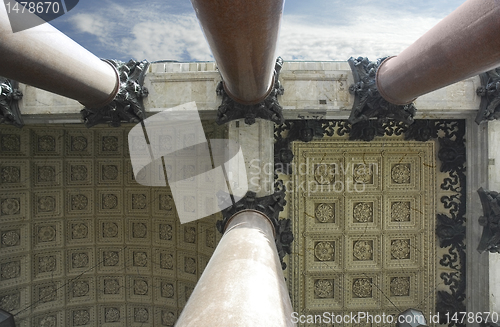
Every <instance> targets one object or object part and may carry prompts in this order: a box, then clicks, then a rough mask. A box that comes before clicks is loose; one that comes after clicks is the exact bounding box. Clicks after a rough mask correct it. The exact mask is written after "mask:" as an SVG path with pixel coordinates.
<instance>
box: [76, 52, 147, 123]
mask: <svg viewBox="0 0 500 327" xmlns="http://www.w3.org/2000/svg"><path fill="white" fill-rule="evenodd" d="M106 61H107V62H109V63H110V64H112V65H113V66H114V67H116V69H117V70H118V73H119V75H120V89H119V90H118V93H117V95H116V97H115V99H114V100H113V101H112V102H111V103H110V104H108V105H106V106H104V107H103V108H84V109H82V110H81V111H80V113H81V115H82V119H83V121H84V122H85V126H87V127H92V126H95V125H97V124H108V125H109V126H113V127H119V126H120V125H121V123H135V124H136V123H139V122H141V121H143V120H144V119H145V118H146V112H145V110H144V106H143V104H142V99H143V98H145V97H147V96H148V93H149V92H148V89H147V88H145V87H144V86H143V84H144V78H145V76H146V72H147V70H148V67H149V62H147V61H146V60H144V61H135V60H133V59H131V60H130V61H129V62H127V63H124V62H121V61H118V60H106Z"/></svg>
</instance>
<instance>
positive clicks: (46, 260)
mask: <svg viewBox="0 0 500 327" xmlns="http://www.w3.org/2000/svg"><path fill="white" fill-rule="evenodd" d="M56 263H57V261H56V257H54V256H52V255H51V256H44V257H39V258H38V272H39V273H46V272H51V271H55V270H56Z"/></svg>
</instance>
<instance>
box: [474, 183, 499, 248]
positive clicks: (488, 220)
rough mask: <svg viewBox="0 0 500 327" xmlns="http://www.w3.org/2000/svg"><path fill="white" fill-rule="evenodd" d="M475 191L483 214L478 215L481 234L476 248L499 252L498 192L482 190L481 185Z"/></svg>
mask: <svg viewBox="0 0 500 327" xmlns="http://www.w3.org/2000/svg"><path fill="white" fill-rule="evenodd" d="M477 193H478V194H479V198H480V199H481V204H482V205H483V216H481V217H479V224H480V225H481V226H483V234H482V235H481V240H480V241H479V245H478V247H477V250H478V251H479V253H483V252H484V251H489V252H491V253H500V194H498V192H494V191H488V190H484V189H483V188H482V187H481V188H480V189H479V190H477Z"/></svg>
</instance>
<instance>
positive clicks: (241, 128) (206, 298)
mask: <svg viewBox="0 0 500 327" xmlns="http://www.w3.org/2000/svg"><path fill="white" fill-rule="evenodd" d="M272 133H273V123H272V122H269V121H263V120H260V119H259V120H257V121H256V123H255V124H253V125H245V124H244V122H243V120H238V121H233V122H231V123H230V124H229V138H230V139H232V140H234V141H236V142H237V143H238V144H239V145H240V147H241V149H242V152H243V155H244V158H245V164H246V167H247V178H248V185H249V192H248V193H247V197H246V198H244V199H242V200H241V201H240V202H238V203H236V205H234V206H233V207H232V208H229V210H224V211H223V214H224V215H225V217H224V218H225V219H224V221H223V224H222V226H221V227H222V230H223V231H224V235H223V236H222V239H221V240H220V242H219V244H218V245H217V248H216V249H215V252H214V253H213V255H212V258H211V259H210V261H209V263H208V265H207V266H206V268H205V270H204V272H203V274H202V276H201V278H200V280H199V281H198V283H197V285H196V287H195V289H194V291H193V293H192V294H191V297H190V298H189V301H188V302H187V304H186V306H185V307H184V310H183V311H182V313H181V315H180V317H179V319H178V321H177V325H176V326H178V327H187V326H193V327H198V326H218V327H224V326H227V327H234V326H262V327H266V326H269V327H280V326H294V324H293V323H292V321H291V314H292V311H293V310H292V305H291V301H290V296H289V293H288V289H287V286H286V283H285V279H284V276H283V272H282V264H281V263H280V256H281V255H282V254H281V253H282V252H283V249H282V248H281V246H279V248H280V254H278V250H277V245H276V244H280V243H279V242H276V239H280V236H279V234H280V233H281V232H282V231H283V228H282V225H280V223H279V222H278V219H277V218H278V214H279V210H273V209H271V210H269V211H266V210H265V209H264V207H265V208H269V207H271V205H270V204H272V203H275V202H273V200H272V199H273V197H274V198H276V196H275V195H273V194H271V193H272V191H273V190H272V188H270V187H269V184H270V183H271V182H272V180H273V175H274V171H273V137H272V135H273V134H272ZM227 173H228V175H230V176H231V175H232V177H231V179H232V180H234V181H235V182H236V183H237V182H238V180H240V179H241V178H243V176H241V172H238V171H231V168H229V171H228V172H227ZM238 173H240V175H239V176H238V175H236V174H238ZM275 194H276V193H275ZM281 194H283V192H282V193H281ZM259 203H260V204H261V205H262V206H260V207H259V206H258V204H259ZM252 204H253V206H254V207H255V208H256V209H249V208H252ZM274 208H276V206H274ZM266 213H267V214H266ZM279 221H284V220H283V219H281V220H279ZM275 242H276V243H275Z"/></svg>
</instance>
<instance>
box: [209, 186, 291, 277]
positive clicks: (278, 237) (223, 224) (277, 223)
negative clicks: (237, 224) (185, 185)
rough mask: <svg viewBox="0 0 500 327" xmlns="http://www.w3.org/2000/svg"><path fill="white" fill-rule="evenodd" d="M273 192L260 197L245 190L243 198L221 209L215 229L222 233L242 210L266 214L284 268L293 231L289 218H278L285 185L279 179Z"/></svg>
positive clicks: (283, 205)
mask: <svg viewBox="0 0 500 327" xmlns="http://www.w3.org/2000/svg"><path fill="white" fill-rule="evenodd" d="M274 188H275V192H274V194H271V195H268V196H264V197H260V198H258V197H257V196H256V193H255V192H247V194H246V195H245V197H244V198H242V199H241V200H240V201H238V202H237V203H235V204H233V205H232V206H230V207H228V208H226V209H224V210H222V216H223V219H222V220H219V221H217V230H218V231H219V232H220V233H222V234H224V232H225V231H226V228H227V226H228V224H229V221H230V220H231V219H232V218H233V217H234V216H235V215H236V214H237V213H240V212H243V211H257V212H259V213H260V214H262V215H264V216H266V218H267V219H269V221H270V222H271V224H272V225H273V228H274V232H275V233H274V239H275V242H276V249H277V251H278V255H279V258H280V261H281V268H282V269H285V268H286V264H285V263H284V262H283V258H284V257H285V255H287V254H290V253H291V252H292V249H291V243H292V242H293V239H294V237H293V233H292V226H291V220H290V219H280V218H279V213H280V212H281V211H283V209H284V207H285V205H286V200H285V195H286V194H285V192H286V189H285V186H284V185H283V182H282V181H281V180H279V181H277V182H276V184H275V186H274ZM228 197H229V195H225V197H224V196H223V195H220V196H219V201H222V202H226V201H228V200H229V199H228Z"/></svg>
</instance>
